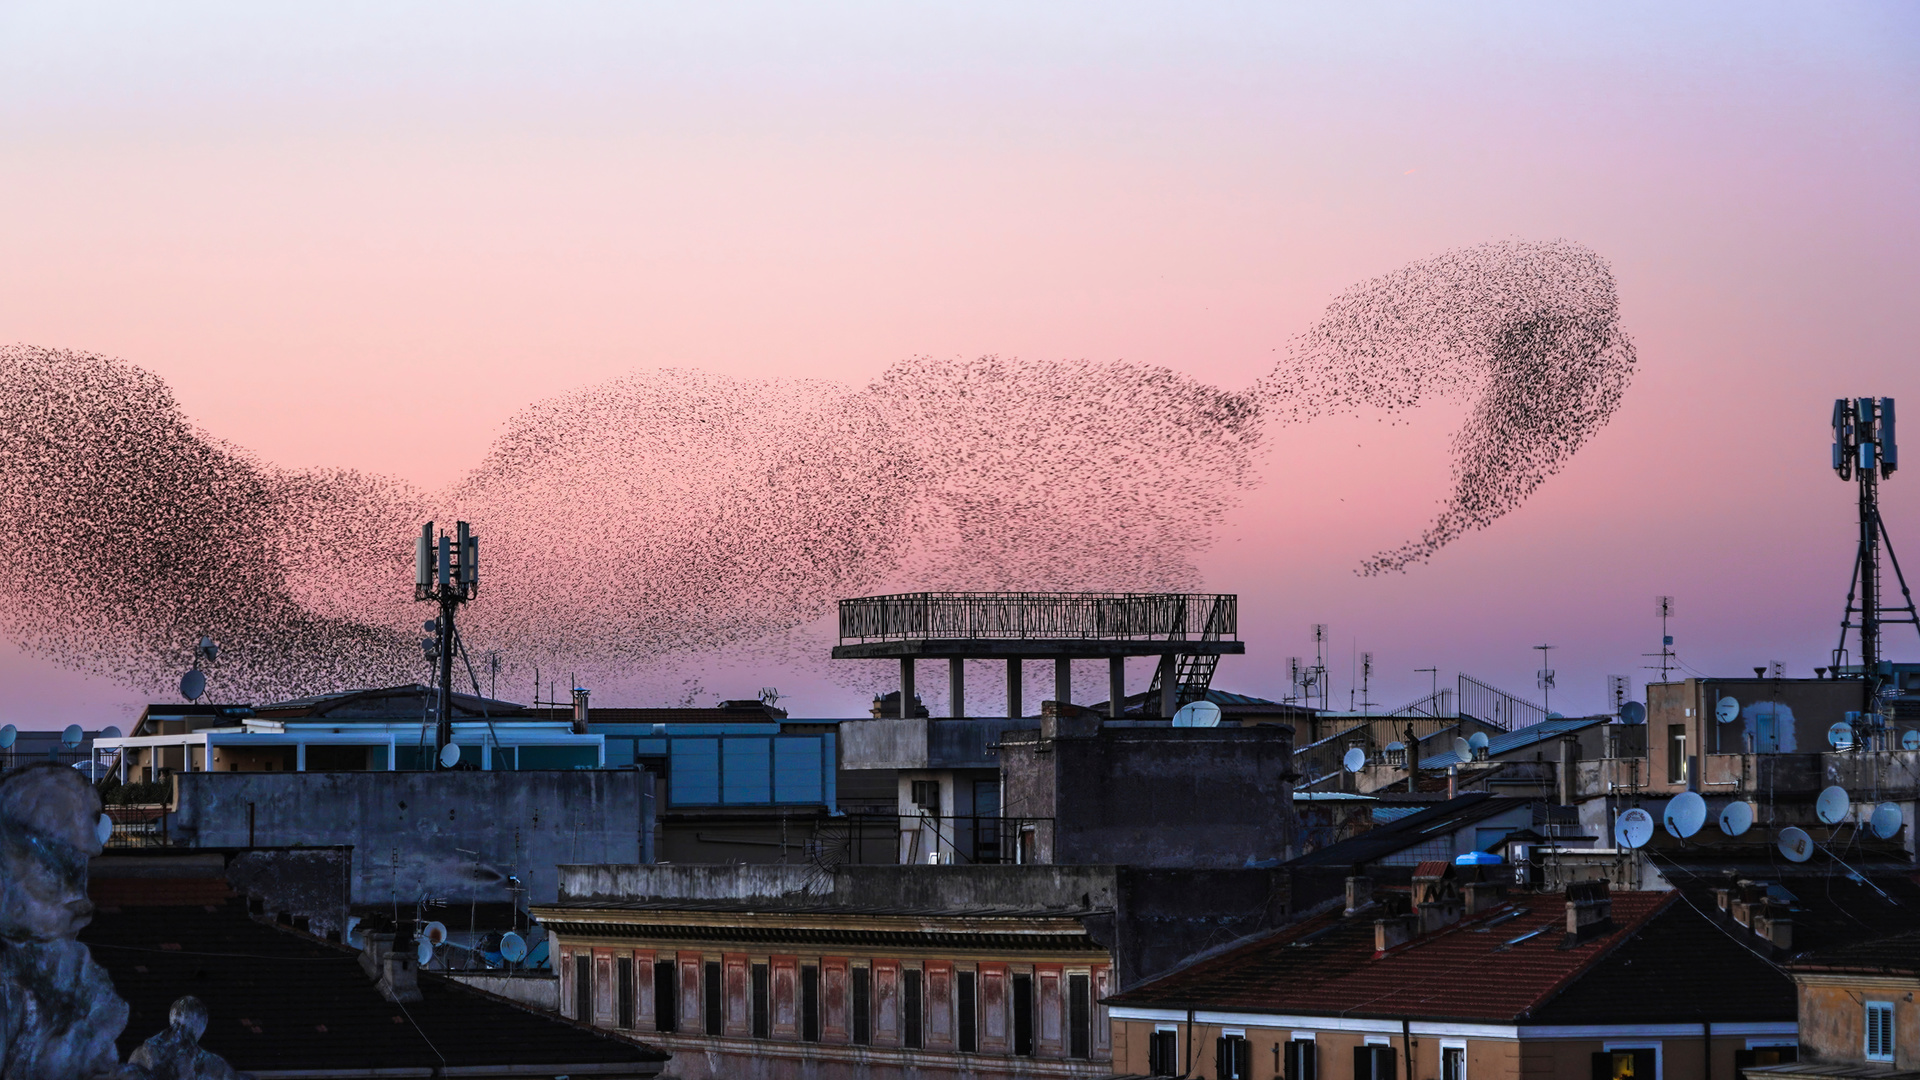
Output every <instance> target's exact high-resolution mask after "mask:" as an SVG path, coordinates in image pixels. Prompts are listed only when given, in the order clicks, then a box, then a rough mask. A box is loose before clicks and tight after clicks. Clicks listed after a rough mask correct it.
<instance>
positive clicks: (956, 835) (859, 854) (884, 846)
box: [807, 813, 1053, 865]
mask: <svg viewBox="0 0 1920 1080" xmlns="http://www.w3.org/2000/svg"><path fill="white" fill-rule="evenodd" d="M1052 840H1053V819H1052V818H1039V817H999V816H988V815H965V814H950V815H944V816H942V815H935V814H898V813H894V814H876V813H867V814H845V815H842V816H840V817H836V818H833V819H831V824H829V825H825V826H823V827H822V828H821V829H819V830H818V831H816V833H815V835H814V836H813V837H812V838H811V839H810V840H809V841H808V843H807V849H808V850H807V854H808V857H809V859H810V860H811V861H813V862H816V863H820V864H823V865H834V864H839V863H867V864H875V863H879V864H901V863H928V862H934V863H949V864H956V865H985V864H994V863H1018V862H1031V861H1033V858H1032V852H1031V851H1030V850H1029V849H1030V848H1031V847H1034V846H1036V845H1044V846H1046V847H1048V848H1051V847H1052Z"/></svg>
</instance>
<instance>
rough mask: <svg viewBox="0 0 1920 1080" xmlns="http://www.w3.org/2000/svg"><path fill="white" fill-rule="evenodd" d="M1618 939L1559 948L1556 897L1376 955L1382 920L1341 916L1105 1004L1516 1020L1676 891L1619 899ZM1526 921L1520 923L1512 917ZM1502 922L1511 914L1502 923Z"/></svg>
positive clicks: (1560, 913) (1516, 904)
mask: <svg viewBox="0 0 1920 1080" xmlns="http://www.w3.org/2000/svg"><path fill="white" fill-rule="evenodd" d="M1612 901H1613V922H1614V927H1615V929H1614V930H1613V931H1612V932H1610V933H1607V934H1603V935H1600V936H1597V937H1595V938H1593V939H1592V940H1590V941H1588V942H1586V943H1584V944H1581V945H1579V946H1577V947H1575V948H1571V949H1567V948H1562V941H1563V939H1564V937H1565V934H1566V901H1565V900H1564V898H1562V897H1561V896H1560V895H1559V894H1557V893H1556V894H1547V895H1541V896H1522V897H1516V898H1515V899H1514V901H1513V902H1511V903H1509V904H1507V905H1505V906H1503V907H1500V908H1497V909H1495V910H1493V911H1490V912H1487V913H1485V914H1484V915H1479V916H1475V917H1473V918H1472V919H1469V920H1463V921H1462V922H1460V923H1456V924H1455V925H1453V926H1450V927H1447V928H1445V929H1442V930H1438V931H1435V932H1434V933H1432V934H1428V935H1425V936H1423V937H1420V938H1416V939H1415V940H1413V941H1411V942H1409V943H1407V944H1406V945H1402V946H1400V947H1398V948H1395V949H1392V950H1390V951H1388V952H1387V953H1386V954H1385V955H1383V956H1376V955H1375V953H1374V947H1373V946H1374V926H1373V919H1371V918H1368V917H1366V916H1364V915H1363V916H1360V917H1358V918H1353V919H1347V918H1343V917H1342V916H1341V914H1340V913H1339V912H1332V913H1329V914H1326V915H1322V916H1319V917H1317V918H1313V919H1309V920H1307V921H1305V922H1303V923H1301V924H1299V925H1298V926H1293V927H1289V928H1287V929H1286V930H1283V931H1281V932H1280V933H1278V934H1275V935H1273V936H1270V937H1267V938H1263V939H1261V940H1259V941H1255V942H1251V943H1249V944H1247V945H1243V946H1241V947H1240V948H1237V949H1233V950H1231V951H1229V952H1226V953H1223V954H1221V955H1219V956H1215V957H1212V958H1210V959H1206V960H1202V961H1200V962H1198V963H1195V964H1192V965H1190V966H1188V967H1185V968H1182V969H1180V970H1178V971H1175V972H1173V973H1171V974H1168V975H1165V976H1163V977H1161V978H1159V979H1156V980H1154V981H1152V982H1149V983H1146V984H1145V985H1142V986H1138V987H1135V988H1134V989H1132V990H1128V991H1125V992H1123V993H1120V994H1117V995H1115V996H1113V997H1112V998H1109V999H1108V1002H1109V1003H1110V1004H1114V1005H1134V1006H1144V1007H1149V1008H1151V1007H1155V1006H1166V1007H1172V1006H1178V1007H1181V1008H1203V1009H1222V1010H1245V1011H1250V1012H1264V1013H1288V1014H1302V1015H1320V1016H1326V1015H1337V1016H1356V1017H1393V1018H1398V1017H1420V1018H1426V1019H1436V1020H1478V1021H1499V1022H1508V1023H1511V1022H1514V1021H1517V1020H1519V1019H1521V1018H1523V1017H1525V1016H1526V1015H1527V1014H1528V1013H1529V1012H1531V1011H1532V1010H1534V1009H1536V1008H1538V1007H1539V1006H1541V1005H1544V1004H1545V1003H1546V1002H1548V1001H1549V1000H1551V999H1552V998H1553V996H1554V995H1555V994H1556V993H1558V992H1559V991H1560V990H1561V989H1562V988H1563V987H1564V986H1566V984H1567V983H1568V982H1570V981H1571V980H1572V979H1574V978H1575V977H1577V976H1578V975H1579V974H1580V973H1581V972H1583V971H1584V970H1586V969H1587V968H1588V967H1590V966H1591V965H1592V964H1594V963H1595V962H1596V961H1598V960H1599V959H1601V958H1602V957H1604V956H1606V955H1607V954H1608V953H1609V952H1610V951H1611V950H1612V949H1613V947H1614V946H1615V945H1617V944H1619V943H1620V942H1622V941H1624V940H1626V939H1627V938H1629V937H1631V936H1632V935H1633V934H1634V932H1635V931H1637V930H1638V929H1639V928H1640V927H1641V926H1642V925H1644V924H1645V923H1646V922H1647V920H1649V919H1650V918H1652V917H1653V916H1654V915H1655V914H1656V913H1658V912H1659V911H1661V910H1662V909H1664V908H1665V907H1667V906H1668V905H1669V904H1671V903H1673V902H1674V894H1673V893H1671V892H1616V893H1614V894H1613V896H1612ZM1516 911H1518V912H1520V914H1518V915H1515V914H1514V912H1516ZM1503 916H1511V917H1509V918H1504V919H1503V918H1502V917H1503Z"/></svg>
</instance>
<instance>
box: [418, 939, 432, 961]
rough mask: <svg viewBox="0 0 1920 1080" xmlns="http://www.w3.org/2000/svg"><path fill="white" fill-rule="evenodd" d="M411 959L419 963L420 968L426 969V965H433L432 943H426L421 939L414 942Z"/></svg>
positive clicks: (425, 940)
mask: <svg viewBox="0 0 1920 1080" xmlns="http://www.w3.org/2000/svg"><path fill="white" fill-rule="evenodd" d="M413 958H414V959H415V960H416V961H418V962H419V964H420V966H421V967H426V966H427V965H428V964H431V963H433V942H431V941H428V940H427V939H426V938H421V939H420V940H419V941H417V942H415V943H414V946H413Z"/></svg>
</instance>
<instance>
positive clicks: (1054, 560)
mask: <svg viewBox="0 0 1920 1080" xmlns="http://www.w3.org/2000/svg"><path fill="white" fill-rule="evenodd" d="M1633 367H1634V352H1633V346H1632V343H1631V341H1630V340H1629V339H1628V337H1627V336H1626V334H1625V333H1624V332H1623V331H1622V329H1621V327H1620V318H1619V305H1618V298H1617V296H1616V293H1615V289H1614V283H1613V278H1612V275H1611V273H1610V271H1609V269H1608V267H1607V264H1606V262H1605V261H1604V260H1603V259H1601V258H1600V257H1599V256H1598V255H1596V254H1594V253H1593V252H1591V251H1589V250H1587V249H1585V248H1583V247H1580V246H1578V245H1575V244H1572V243H1567V242H1558V241H1556V242H1550V243H1522V242H1509V243H1495V244H1486V245H1481V246H1478V247H1472V248H1467V249H1463V250H1459V251H1454V252H1449V253H1446V254H1443V255H1441V256H1439V257H1437V258H1433V259H1429V260H1425V261H1422V262H1418V263H1414V264H1412V265H1410V266H1407V267H1405V268H1403V269H1401V270H1398V271H1396V272H1394V273H1392V274H1388V275H1386V276H1384V277H1380V278H1377V279H1374V280H1372V281H1368V282H1365V283H1363V284H1361V285H1358V286H1356V287H1355V288H1353V289H1351V290H1349V291H1348V292H1346V293H1344V294H1343V295H1341V296H1340V297H1338V298H1337V299H1335V300H1334V301H1333V302H1332V304H1330V305H1329V306H1328V308H1327V309H1326V312H1325V313H1324V315H1323V316H1322V317H1321V318H1320V319H1319V320H1318V321H1317V322H1316V323H1315V324H1314V325H1313V326H1312V327H1311V328H1310V329H1309V330H1307V331H1306V332H1305V333H1304V334H1302V335H1301V336H1300V337H1298V338H1297V339H1296V340H1295V341H1294V342H1293V343H1292V344H1291V346H1290V348H1289V349H1288V350H1287V355H1286V357H1285V359H1283V360H1282V361H1280V362H1279V363H1278V364H1277V365H1276V366H1275V368H1274V369H1273V370H1272V371H1271V372H1269V373H1267V374H1266V375H1265V376H1264V377H1263V378H1261V379H1260V380H1259V381H1257V382H1256V383H1255V384H1254V385H1252V386H1251V387H1248V388H1246V389H1241V390H1229V389H1222V388H1219V387H1215V386H1209V385H1207V384H1205V383H1202V382H1199V381H1196V380H1194V379H1191V378H1188V377H1186V376H1183V375H1180V374H1178V373H1176V372H1174V371H1171V370H1169V369H1167V368H1164V367H1156V366H1151V365H1143V364H1133V363H1124V362H1110V363H1103V362H1094V361H1084V360H1083V361H1039V362H1035V361H1025V360H1015V359H1010V358H1003V357H996V356H986V357H981V358H978V359H971V360H964V359H954V360H937V359H929V358H915V359H910V360H906V361H903V362H900V363H897V364H895V365H893V366H892V367H891V368H889V369H887V370H886V371H885V372H884V373H883V374H882V375H881V376H880V377H879V378H877V379H875V380H874V381H873V382H871V383H870V384H868V385H864V386H851V385H843V384H840V383H833V382H825V381H807V380H744V379H733V378H726V377H722V376H716V375H711V374H703V373H700V372H692V371H678V370H662V371H649V372H643V373H635V374H632V375H628V376H626V377H623V378H619V379H615V380H613V381H610V382H606V383H603V384H600V385H597V386H592V387H589V388H586V389H582V390H579V391H576V392H573V393H570V394H565V395H562V396H560V397H557V398H554V399H552V400H548V401H544V402H540V403H538V404H535V405H532V406H530V407H528V408H527V409H525V410H523V411H522V412H521V413H519V414H518V415H517V416H515V417H514V418H513V419H512V420H511V421H510V422H509V423H508V425H507V427H506V430H505V431H504V433H503V434H502V435H501V436H500V438H499V439H498V440H497V441H496V442H495V444H494V445H493V447H492V449H491V450H490V452H489V453H488V454H487V456H486V457H485V459H484V460H483V461H481V462H480V463H479V465H478V466H477V467H476V468H474V469H473V471H472V472H471V473H469V474H468V475H467V476H466V477H465V478H464V479H462V480H461V481H459V482H458V483H456V484H455V485H454V486H453V487H452V488H450V489H449V490H446V491H441V492H425V491H420V490H417V489H415V488H414V487H412V486H410V485H408V484H406V483H404V482H402V481H400V480H397V479H394V478H391V477H383V476H377V475H369V474H366V473H361V472H353V471H346V470H289V469H283V468H279V467H276V466H274V465H272V464H270V463H267V462H264V461H261V460H258V459H257V458H255V457H253V456H251V455H249V454H248V453H246V452H245V451H243V450H241V449H238V448H236V447H233V446H230V445H227V444H224V443H222V442H220V441H219V440H218V439H216V438H214V437H212V436H210V435H208V434H207V433H205V432H203V431H200V430H199V429H197V428H196V427H195V426H194V425H193V423H192V422H191V421H190V420H189V419H188V418H187V417H186V416H185V415H184V414H183V413H182V411H181V409H180V407H179V405H178V404H177V402H176V401H175V400H174V398H173V395H172V393H171V392H170V391H169V389H168V388H167V386H166V385H165V384H164V383H163V382H162V381H161V380H160V379H159V378H157V377H156V376H154V375H153V374H151V373H149V372H147V371H144V370H142V369H141V368H139V367H137V366H135V365H133V364H130V363H127V362H125V361H121V360H117V359H110V358H107V357H104V356H98V355H92V354H86V353H76V352H70V351H65V350H60V349H47V348H35V347H29V346H13V347H8V348H4V349H0V632H4V633H5V634H7V635H9V636H10V637H11V638H12V639H13V640H14V641H16V642H18V643H19V644H21V645H22V646H23V647H24V648H26V649H28V650H29V651H31V652H34V653H37V654H40V655H43V656H46V657H50V658H52V659H53V660H55V661H57V662H59V663H62V664H65V665H69V666H72V667H75V668H79V669H83V670H85V671H88V672H91V673H94V674H98V675H103V676H106V677H109V678H112V679H114V680H116V681H119V682H122V683H124V684H126V685H129V686H132V687H137V688H140V689H143V690H147V691H156V692H157V691H160V690H162V689H164V688H168V687H171V686H172V685H174V683H175V682H176V681H177V680H178V678H179V677H180V673H181V672H182V670H184V667H185V664H186V661H187V660H188V659H189V657H190V650H191V647H192V643H193V642H195V641H198V640H199V639H200V637H201V635H203V634H211V635H212V636H213V637H215V638H216V639H218V640H219V641H221V642H222V643H223V644H224V645H225V646H226V648H225V650H224V651H223V655H222V659H221V663H220V674H219V687H220V693H221V695H222V696H223V697H227V698H229V699H241V700H268V699H272V698H276V697H283V696H295V695H299V694H306V693H315V692H323V691H327V690H332V689H339V688H346V687H355V686H374V685H385V684H391V683H397V682H407V681H416V680H420V679H421V678H422V675H423V671H424V665H423V663H422V660H421V654H420V648H419V644H418V638H419V632H418V629H417V627H418V626H419V625H420V620H421V617H422V614H423V608H422V607H421V606H419V605H416V604H415V603H414V602H413V597H412V591H411V589H410V588H409V587H408V586H409V584H410V583H411V580H412V565H411V563H412V539H411V538H412V537H413V536H414V535H416V534H417V532H418V530H419V526H420V523H421V522H423V521H427V520H434V521H439V522H443V523H444V522H451V521H452V520H454V519H456V518H459V519H463V520H466V521H470V522H473V523H474V528H475V530H476V531H477V533H478V534H479V535H480V537H481V566H482V591H481V595H480V599H479V600H478V601H477V602H475V603H474V604H472V605H470V606H469V609H468V610H467V611H466V612H465V613H464V614H463V634H464V636H465V637H466V638H467V640H469V641H471V642H473V643H475V644H474V648H476V649H480V648H484V649H486V650H489V651H494V652H497V653H498V654H499V655H501V656H503V657H507V658H509V661H510V663H511V664H512V665H513V666H514V667H515V668H516V669H519V670H522V671H524V670H525V669H526V668H527V667H530V666H532V665H544V666H545V667H546V669H547V670H548V671H559V670H568V671H572V672H576V673H583V674H584V673H594V672H607V673H611V672H618V671H626V670H632V669H635V668H637V667H644V666H646V665H649V664H654V663H659V662H662V661H664V660H666V659H668V658H671V657H676V656H677V657H686V656H690V655H692V656H697V655H701V654H710V653H712V652H713V651H714V650H718V649H720V648H722V647H731V646H740V645H744V644H749V643H755V642H761V643H765V642H777V641H779V640H781V639H782V636H783V635H791V634H792V633H793V632H794V631H795V630H796V628H801V627H805V626H806V625H808V624H810V623H817V622H818V621H819V620H820V619H821V618H822V617H823V616H825V615H827V614H828V613H830V612H831V611H832V610H833V604H834V601H835V600H837V599H838V598H841V597H846V596H857V595H863V594H866V593H871V592H874V591H880V590H882V589H884V588H887V587H897V586H901V585H906V584H909V583H910V587H912V588H936V589H939V588H978V589H1033V590H1045V589H1152V590H1161V589H1187V588H1193V587H1196V586H1198V585H1199V584H1200V581H1199V577H1200V575H1199V572H1198V570H1197V569H1196V565H1195V558H1196V556H1197V554H1198V553H1199V552H1200V551H1201V550H1203V549H1204V548H1205V547H1206V545H1207V544H1208V543H1209V542H1210V540H1211V539H1212V537H1211V532H1210V530H1211V526H1210V525H1209V524H1208V523H1209V522H1211V521H1213V520H1215V518H1216V517H1217V516H1218V511H1219V509H1220V508H1221V506H1222V505H1223V504H1231V503H1232V502H1233V500H1234V498H1235V497H1236V493H1237V492H1240V491H1243V490H1244V489H1245V488H1247V487H1248V486H1249V485H1251V484H1252V483H1253V482H1254V480H1255V478H1256V473H1257V466H1258V458H1259V453H1260V450H1261V444H1262V436H1263V433H1264V432H1265V431H1266V429H1267V428H1268V426H1269V425H1273V424H1288V423H1300V422H1305V421H1307V420H1310V419H1312V418H1314V417H1317V416H1323V415H1329V414H1335V413H1340V412H1346V411H1351V410H1354V409H1357V408H1362V407H1368V408H1374V409H1384V410H1388V411H1399V410H1405V409H1411V408H1413V407H1415V406H1417V405H1420V404H1422V403H1423V402H1426V401H1428V400H1430V399H1432V398H1435V397H1442V398H1448V399H1451V400H1455V401H1459V402H1461V403H1463V404H1464V406H1465V409H1466V419H1465V420H1464V422H1463V423H1462V424H1461V426H1460V427H1459V429H1458V430H1457V432H1456V433H1455V435H1454V437H1453V485H1452V490H1451V492H1450V493H1449V494H1448V496H1447V498H1446V499H1445V501H1444V503H1443V506H1442V509H1441V511H1440V512H1439V514H1438V516H1437V517H1436V518H1435V519H1434V520H1433V521H1432V523H1431V524H1430V525H1429V526H1428V527H1427V529H1426V530H1425V531H1424V533H1423V534H1422V535H1421V536H1419V537H1418V538H1416V539H1413V540H1411V541H1409V542H1408V543H1406V544H1405V545H1403V546H1401V547H1398V548H1395V549H1393V550H1391V551H1385V552H1381V553H1378V554H1376V555H1373V556H1371V557H1369V558H1366V559H1365V560H1363V561H1362V562H1361V563H1360V565H1359V570H1360V572H1362V573H1367V574H1379V573H1385V572H1391V571H1398V570H1402V569H1404V568H1406V567H1408V566H1409V565H1411V564H1414V563H1417V562H1420V561H1422V560H1425V559H1427V558H1429V557H1431V556H1432V555H1433V554H1434V553H1435V552H1436V551H1438V550H1439V549H1440V548H1441V547H1443V546H1444V545H1446V544H1447V543H1449V542H1451V541H1453V540H1455V539H1457V538H1458V537H1460V536H1461V535H1463V534H1465V533H1467V532H1469V531H1471V530H1474V529H1478V528H1482V527H1484V526H1486V525H1488V524H1489V523H1491V522H1493V521H1494V520H1496V519H1497V518H1499V517H1500V516H1501V515H1503V514H1505V513H1508V512H1509V511H1511V510H1513V509H1514V508H1516V507H1517V506H1519V505H1520V504H1521V503H1522V502H1523V501H1524V500H1525V499H1526V498H1527V496H1528V495H1529V493H1531V492H1532V491H1533V490H1534V489H1535V488H1536V487H1538V486H1539V485H1540V484H1541V483H1542V482H1543V481H1544V480H1545V479H1546V478H1547V477H1548V476H1550V475H1552V474H1553V473H1554V472H1555V471H1557V470H1558V469H1559V468H1560V467H1561V466H1563V465H1564V464H1565V463H1566V462H1567V461H1568V460H1569V459H1570V458H1571V457H1572V456H1573V454H1574V453H1575V452H1576V451H1578V450H1579V448H1580V447H1581V446H1582V445H1583V444H1584V443H1585V442H1586V440H1587V439H1589V438H1590V437H1591V436H1592V435H1593V434H1594V432H1595V431H1596V430H1597V429H1598V428H1599V427H1600V426H1601V425H1603V424H1604V423H1605V422H1606V421H1607V419H1608V417H1609V416H1610V415H1611V414H1612V412H1613V411H1614V409H1615V408H1616V407H1617V406H1618V405H1619V402H1620V398H1621V395H1622V393H1623V392H1624V390H1625V388H1626V385H1627V382H1628V380H1629V379H1630V377H1631V375H1632V372H1633ZM812 655H813V656H814V657H815V658H816V659H817V658H819V657H820V656H823V655H824V653H823V652H815V653H813V654H812Z"/></svg>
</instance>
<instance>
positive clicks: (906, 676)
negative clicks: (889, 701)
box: [900, 656, 913, 720]
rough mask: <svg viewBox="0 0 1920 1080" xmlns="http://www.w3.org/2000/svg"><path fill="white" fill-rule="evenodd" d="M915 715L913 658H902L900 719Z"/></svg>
mask: <svg viewBox="0 0 1920 1080" xmlns="http://www.w3.org/2000/svg"><path fill="white" fill-rule="evenodd" d="M912 715H913V657H911V656H903V657H901V658H900V719H902V720H905V719H906V718H907V717H909V716H912Z"/></svg>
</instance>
